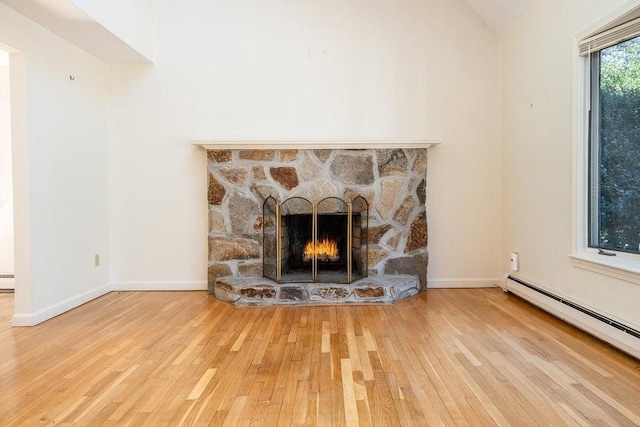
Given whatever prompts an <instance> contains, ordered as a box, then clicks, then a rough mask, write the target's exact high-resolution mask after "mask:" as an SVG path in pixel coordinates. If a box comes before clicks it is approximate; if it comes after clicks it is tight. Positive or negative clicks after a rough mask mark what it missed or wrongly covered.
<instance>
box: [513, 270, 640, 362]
mask: <svg viewBox="0 0 640 427" xmlns="http://www.w3.org/2000/svg"><path fill="white" fill-rule="evenodd" d="M531 285H533V286H535V287H537V288H539V289H541V290H542V291H546V292H550V293H551V291H548V290H547V289H545V288H544V287H543V286H540V285H537V284H534V283H531ZM505 290H506V291H509V292H512V293H514V294H515V295H518V296H519V297H521V298H523V299H525V300H527V301H529V302H530V303H532V304H533V305H535V306H537V307H539V308H541V309H542V310H544V311H546V312H547V313H549V314H552V315H554V316H556V317H558V318H560V319H562V320H564V321H565V322H567V323H569V324H571V325H573V326H575V327H576V328H578V329H582V330H583V331H585V332H586V333H588V334H590V335H593V336H595V337H597V338H599V339H601V340H603V341H605V342H607V343H609V344H611V345H612V346H614V347H616V348H618V349H619V350H621V351H623V352H625V353H627V354H629V355H631V356H633V357H635V358H638V359H640V339H638V338H636V337H634V336H632V335H630V334H628V333H626V332H624V331H622V330H620V329H617V328H615V327H613V326H611V325H609V324H607V323H603V322H602V321H600V320H597V319H596V318H594V317H592V316H589V315H587V314H585V313H583V312H581V311H579V310H576V309H574V308H572V307H569V306H567V305H565V304H563V303H562V302H560V301H557V300H555V299H553V298H551V297H548V296H546V295H544V294H542V293H540V292H538V291H535V290H533V289H530V288H529V287H527V286H525V285H522V284H520V283H518V282H517V281H515V280H512V279H507V280H506V282H505Z"/></svg>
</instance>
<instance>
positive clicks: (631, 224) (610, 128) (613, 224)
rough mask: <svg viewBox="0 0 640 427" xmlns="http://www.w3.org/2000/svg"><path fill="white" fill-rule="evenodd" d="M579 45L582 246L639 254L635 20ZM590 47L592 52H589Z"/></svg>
mask: <svg viewBox="0 0 640 427" xmlns="http://www.w3.org/2000/svg"><path fill="white" fill-rule="evenodd" d="M636 21H638V20H635V21H632V22H629V23H626V24H624V25H621V26H618V27H614V28H613V29H611V30H608V31H606V32H604V33H602V34H599V35H596V36H595V37H593V38H592V39H590V40H588V41H585V42H583V43H582V44H581V49H583V47H584V46H585V45H586V46H587V54H588V56H589V61H590V79H589V80H590V106H589V107H590V111H589V132H588V133H589V156H588V157H589V166H588V167H589V172H588V174H589V195H588V205H589V206H588V222H589V224H588V246H589V247H592V248H596V249H602V250H605V251H619V252H629V253H634V254H640V32H638V29H639V28H638V27H640V22H636ZM592 49H594V51H592Z"/></svg>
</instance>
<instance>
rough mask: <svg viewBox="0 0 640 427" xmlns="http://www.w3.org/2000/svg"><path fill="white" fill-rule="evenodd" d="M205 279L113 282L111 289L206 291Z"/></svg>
mask: <svg viewBox="0 0 640 427" xmlns="http://www.w3.org/2000/svg"><path fill="white" fill-rule="evenodd" d="M207 289H208V285H207V282H206V281H204V280H203V281H181V282H113V283H111V290H112V291H206V290H207Z"/></svg>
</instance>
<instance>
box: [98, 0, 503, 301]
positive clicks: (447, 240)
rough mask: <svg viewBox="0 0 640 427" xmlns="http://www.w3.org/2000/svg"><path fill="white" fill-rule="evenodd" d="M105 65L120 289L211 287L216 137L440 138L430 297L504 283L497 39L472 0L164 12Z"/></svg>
mask: <svg viewBox="0 0 640 427" xmlns="http://www.w3.org/2000/svg"><path fill="white" fill-rule="evenodd" d="M156 17H157V24H156V30H157V51H156V61H155V65H153V66H110V78H111V82H110V88H111V94H110V127H109V131H110V156H109V171H110V180H109V183H110V210H111V211H110V221H111V222H110V227H111V229H110V230H111V240H110V244H111V250H112V254H113V258H112V281H113V284H114V286H116V287H119V286H122V287H132V288H136V287H138V288H139V287H158V288H170V287H172V286H176V285H181V286H189V285H190V284H191V285H193V286H194V287H202V288H204V287H205V279H206V258H207V254H206V244H207V241H206V235H207V216H206V200H205V196H206V188H205V186H206V174H205V168H206V166H205V164H206V163H205V154H204V152H202V151H198V150H197V149H194V148H192V147H190V146H189V145H188V141H193V140H207V139H225V138H231V139H252V138H258V139H295V138H300V139H316V140H317V139H366V138H374V139H383V138H402V139H407V138H408V139H432V138H442V139H443V140H444V144H443V145H441V146H439V147H437V148H435V149H433V150H431V151H430V153H429V156H430V158H429V168H430V169H429V172H428V177H429V184H428V187H429V188H428V193H429V196H428V202H427V203H428V206H429V208H428V209H429V222H430V243H429V250H430V254H431V260H430V266H429V278H430V280H431V281H432V284H435V285H438V284H439V285H443V284H448V285H456V284H463V285H477V284H489V283H492V282H493V281H494V280H495V278H497V277H499V265H498V253H499V241H500V240H499V238H498V237H497V236H499V234H500V228H499V213H500V212H499V168H500V161H499V136H500V121H499V116H500V113H499V104H500V102H499V97H498V96H497V94H498V93H499V90H500V84H499V82H500V77H499V49H498V38H497V36H496V35H495V34H494V32H493V31H492V30H490V29H489V28H488V27H487V26H486V24H485V23H484V22H483V21H482V20H481V19H480V18H479V17H478V16H477V14H475V13H474V12H473V11H472V10H471V9H470V8H469V7H468V5H467V4H466V3H465V2H464V1H463V0H428V1H418V0H413V1H405V2H402V5H401V6H400V5H399V4H398V3H397V2H395V1H391V0H384V1H378V2H361V1H355V0H349V1H337V0H335V1H327V2H291V1H285V0H280V1H272V2H258V1H239V2H222V1H213V2H212V1H190V2H175V1H169V0H159V1H157V3H156Z"/></svg>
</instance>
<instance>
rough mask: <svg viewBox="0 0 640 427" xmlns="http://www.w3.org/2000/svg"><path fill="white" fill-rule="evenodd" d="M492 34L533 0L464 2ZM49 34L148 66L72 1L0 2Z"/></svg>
mask: <svg viewBox="0 0 640 427" xmlns="http://www.w3.org/2000/svg"><path fill="white" fill-rule="evenodd" d="M465 1H466V2H467V3H468V4H469V5H470V6H471V7H472V8H473V9H474V10H476V12H477V13H478V14H479V15H480V16H481V17H482V18H483V19H484V20H485V21H486V22H487V24H489V25H490V26H491V27H492V28H493V29H494V30H495V31H497V32H502V31H504V30H505V29H507V28H508V27H509V25H511V24H512V23H513V22H515V20H516V19H517V18H518V17H519V16H520V15H521V14H522V13H523V12H524V11H525V10H526V9H527V8H528V7H529V6H531V5H532V4H533V3H534V2H535V1H536V0H465ZM0 2H2V3H4V4H6V5H7V6H9V7H11V8H13V9H15V10H16V11H18V12H19V13H21V14H23V15H25V16H26V17H27V18H30V19H31V20H33V21H35V22H37V23H38V24H40V25H42V26H43V27H45V28H47V29H49V31H51V32H53V33H55V34H57V35H59V36H60V37H62V38H64V39H66V40H68V41H70V42H71V43H73V44H75V45H77V46H79V47H80V48H82V49H84V50H85V51H87V52H89V53H91V54H92V55H94V56H96V57H98V58H100V59H102V60H103V61H106V62H125V63H141V62H142V63H148V62H149V60H148V59H147V58H145V57H144V56H143V55H141V54H140V53H139V52H138V51H136V50H135V49H133V48H132V47H131V46H129V45H127V44H126V43H125V42H123V41H122V40H120V39H119V38H118V37H117V36H115V35H114V34H112V33H111V32H109V31H108V30H107V29H106V28H104V27H103V26H102V25H100V24H99V23H98V22H96V21H95V20H94V19H93V18H92V17H91V16H89V15H87V14H86V13H85V12H84V11H82V10H81V9H80V8H78V7H77V6H76V5H75V4H74V3H73V0H0Z"/></svg>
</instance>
